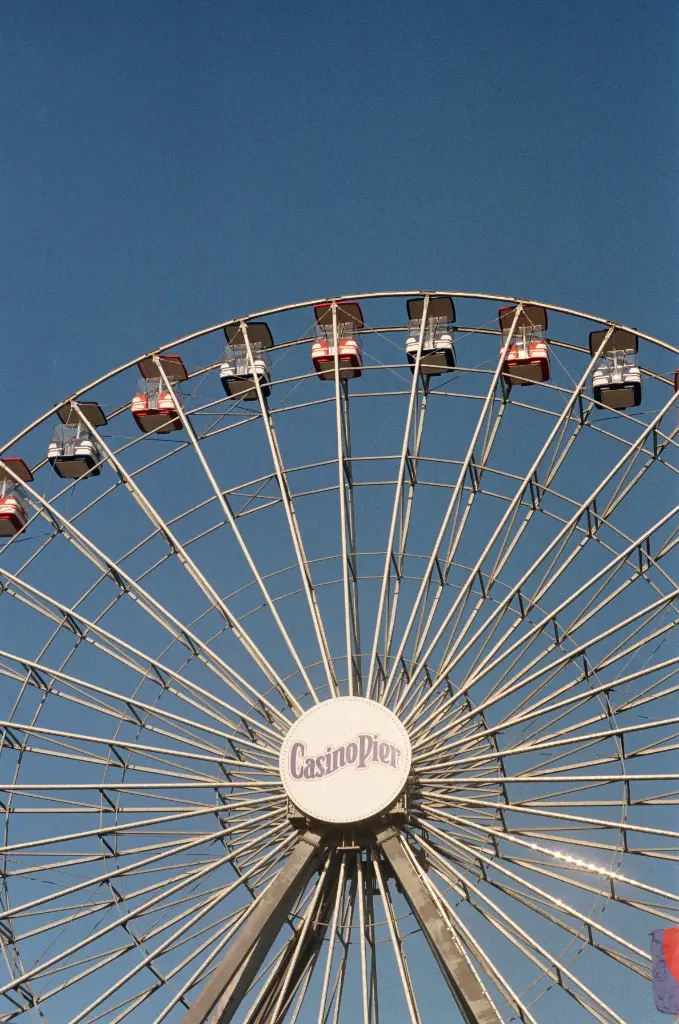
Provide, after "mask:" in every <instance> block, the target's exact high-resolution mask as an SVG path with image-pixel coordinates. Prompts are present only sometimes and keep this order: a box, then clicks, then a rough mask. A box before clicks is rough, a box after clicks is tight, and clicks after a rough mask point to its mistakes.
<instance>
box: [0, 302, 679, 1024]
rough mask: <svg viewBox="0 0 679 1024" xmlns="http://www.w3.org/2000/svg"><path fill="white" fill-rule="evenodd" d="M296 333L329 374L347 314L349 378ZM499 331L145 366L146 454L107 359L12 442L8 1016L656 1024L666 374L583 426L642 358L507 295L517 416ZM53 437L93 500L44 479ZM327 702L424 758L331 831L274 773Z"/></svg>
mask: <svg viewBox="0 0 679 1024" xmlns="http://www.w3.org/2000/svg"><path fill="white" fill-rule="evenodd" d="M445 296H450V297H451V298H452V299H454V302H455V309H456V316H457V319H456V324H455V326H454V332H453V340H454V346H455V347H454V351H455V358H454V359H451V360H449V361H448V363H449V365H445V366H444V365H443V362H441V367H440V369H441V370H442V372H440V373H439V372H438V369H439V368H438V367H437V375H431V374H427V372H426V365H425V367H424V368H423V367H422V365H421V363H422V353H423V348H424V346H425V340H426V338H427V337H428V335H427V308H428V304H429V303H430V302H431V301H433V300H434V299H435V298H439V297H445ZM413 298H415V299H417V300H420V302H421V308H420V306H419V305H418V322H419V338H418V350H417V351H416V352H414V351H413V343H412V339H413V337H415V335H414V334H413V329H412V323H411V325H410V327H409V323H408V314H407V310H406V300H407V299H413ZM319 302H320V303H321V304H322V303H324V302H328V303H330V304H331V307H330V313H329V314H328V313H326V314H324V315H325V325H326V326H325V330H326V335H327V336H328V338H329V343H330V342H331V343H332V344H331V345H330V344H329V348H330V350H332V349H334V351H335V352H337V351H338V350H341V343H342V340H343V338H342V336H341V322H340V321H341V318H340V321H338V316H337V308H338V306H337V304H341V303H344V304H346V303H360V307H361V310H362V317H363V325H362V326H361V325H359V324H358V323H357V322H356V323H354V326H353V327H352V334H353V335H355V337H356V340H357V344H356V346H355V347H356V351H357V352H360V351H361V350H362V356H361V358H362V367H360V375H359V370H356V372H355V373H354V376H353V378H351V379H347V377H348V375H347V374H343V373H341V372H340V366H339V364H338V363H337V362H335V364H334V379H328V378H329V374H328V373H327V372H326V373H325V379H324V380H321V379H319V376H318V374H317V373H316V370H315V369H314V366H313V365H312V361H311V348H312V343H313V340H314V336H315V331H316V329H317V328H316V320H315V317H314V306H315V305H316V306H318V305H319ZM508 304H514V305H515V306H516V312H515V316H514V321H513V326H514V328H515V326H516V324H517V323H519V320H520V318H521V314H522V309H523V304H522V302H521V300H519V299H513V298H511V297H507V296H492V295H485V294H470V293H458V292H452V291H451V292H435V291H432V292H428V293H423V292H417V291H414V292H391V293H386V294H385V293H380V294H365V295H348V296H342V297H338V298H336V299H324V300H315V301H312V302H304V303H297V304H292V305H288V306H283V307H279V308H277V309H270V310H265V311H262V312H257V313H253V314H251V315H249V316H247V317H245V318H234V319H232V320H229V321H227V322H225V323H224V324H218V325H216V326H215V327H211V328H208V329H206V330H202V331H198V332H196V333H195V334H192V335H189V336H188V337H186V338H182V339H180V340H179V341H176V342H174V343H172V345H165V346H162V347H160V348H158V349H156V350H154V351H153V352H150V353H147V354H146V355H145V356H144V357H143V360H144V367H145V369H146V372H145V373H144V376H145V377H149V376H151V377H152V378H154V379H156V380H157V381H159V384H158V388H159V390H160V392H161V393H162V394H164V395H166V396H169V398H168V399H167V401H168V402H169V406H168V407H169V408H170V410H171V412H170V415H171V417H172V424H171V426H172V430H171V431H170V432H165V431H164V429H162V428H161V429H148V425H147V426H144V427H143V428H142V429H143V430H145V431H146V432H144V433H142V432H141V431H140V430H139V429H138V428H137V426H136V425H135V422H134V420H133V417H132V415H131V412H130V402H131V399H132V396H133V394H134V387H135V378H136V371H135V364H134V363H128V364H126V365H124V366H121V367H119V368H118V369H116V370H113V371H111V372H110V373H108V374H106V375H105V376H104V377H102V378H100V379H99V380H97V381H95V382H93V383H92V384H91V385H89V386H88V387H87V388H84V389H82V390H81V391H79V392H78V393H76V394H75V395H73V396H72V397H71V398H69V399H67V400H63V399H62V400H60V401H59V402H58V403H57V404H55V406H54V407H53V408H51V409H50V410H48V411H47V412H46V413H45V414H44V415H43V416H41V417H39V418H38V419H37V420H36V421H35V422H34V423H33V424H31V426H30V427H28V428H26V429H25V430H23V431H21V432H20V433H19V434H17V435H16V436H15V437H14V438H12V440H11V441H9V442H8V443H7V444H6V445H4V446H3V447H2V448H1V449H0V458H3V459H5V458H6V459H8V460H9V461H7V462H4V463H2V466H4V469H2V474H1V475H2V479H3V481H4V484H3V486H4V487H5V489H7V488H8V487H11V488H12V494H13V495H16V498H13V499H12V500H13V501H18V502H19V503H20V505H21V507H22V508H23V509H24V511H25V513H27V523H26V525H25V527H23V528H22V526H23V522H24V520H23V519H21V517H19V516H18V514H17V513H16V511H14V512H13V513H12V514H13V518H12V519H10V518H9V514H8V518H7V520H6V529H5V534H4V535H3V536H0V641H1V642H0V677H1V682H0V699H1V701H2V705H1V707H0V727H1V730H2V732H1V736H0V810H1V812H2V821H3V835H2V851H1V852H2V860H1V861H0V867H1V874H2V885H1V889H0V891H1V893H2V900H1V904H0V944H1V945H2V957H3V963H4V975H3V976H2V977H0V1021H11V1020H21V1021H24V1020H25V1021H38V1020H49V1021H55V1022H59V1024H62V1022H63V1024H65V1022H69V1024H79V1022H83V1024H94V1022H95V1021H105V1022H107V1024H114V1022H118V1021H123V1020H124V1021H130V1022H134V1021H138V1022H142V1021H143V1022H151V1021H153V1022H154V1024H160V1022H161V1021H170V1022H171V1021H175V1022H178V1021H182V1020H186V1022H187V1024H189V1022H190V1024H202V1022H205V1021H208V1020H209V1021H214V1022H217V1021H220V1022H224V1021H228V1020H232V1019H234V1020H239V1021H244V1022H248V1024H255V1022H258V1024H264V1022H278V1021H280V1022H282V1021H298V1022H299V1024H307V1022H318V1024H339V1022H343V1021H344V1022H352V1024H355V1022H360V1024H377V1022H379V1021H380V1020H381V1021H383V1022H386V1021H409V1022H414V1024H417V1022H420V1021H440V1020H446V1021H448V1020H449V1021H452V1022H458V1024H459V1022H467V1024H478V1022H491V1021H492V1022H499V1021H504V1022H507V1024H508V1022H510V1021H523V1022H524V1024H543V1022H549V1021H554V1020H568V1021H569V1022H573V1024H578V1022H588V1021H592V1020H595V1021H600V1022H605V1024H609V1022H616V1024H624V1022H629V1024H638V1022H639V1021H640V1020H642V1019H647V1017H648V1019H650V1016H651V1013H652V1002H651V995H650V980H649V979H650V956H649V952H648V941H647V935H648V933H649V932H650V931H651V930H652V929H653V928H654V927H663V926H664V925H667V926H673V925H676V924H679V897H678V891H677V881H678V879H677V870H676V863H677V859H679V854H678V853H677V850H678V848H679V844H678V839H679V829H678V828H677V822H676V806H677V803H678V802H679V787H678V786H677V779H678V778H679V772H678V770H677V756H676V752H677V749H678V748H679V738H678V737H679V714H678V713H677V691H678V690H679V676H678V673H679V654H678V653H677V645H676V636H677V633H676V626H677V621H678V604H677V598H678V596H679V588H678V585H677V582H676V579H677V571H676V570H677V544H678V542H679V520H678V518H677V513H678V511H679V504H678V502H679V487H677V472H678V471H679V460H678V459H677V440H676V435H677V431H678V430H679V418H678V416H677V395H676V394H675V388H674V378H673V374H674V371H675V368H676V365H677V357H678V355H679V349H677V348H675V347H674V346H673V345H671V344H669V343H668V342H664V341H661V340H659V339H656V338H652V337H650V336H648V335H644V334H641V333H639V332H636V333H635V332H631V333H632V335H634V337H636V338H638V339H639V340H638V367H639V371H640V381H641V383H640V384H639V385H638V387H639V389H640V390H639V391H635V403H636V400H637V398H638V397H639V395H641V394H642V390H641V389H643V397H642V399H641V404H640V405H639V406H636V405H635V407H634V408H631V407H624V403H620V404H621V405H622V406H623V407H621V408H619V409H613V408H606V407H604V406H603V404H602V403H601V402H599V403H597V401H595V398H594V394H593V390H592V380H593V374H594V371H595V369H596V367H597V364H598V363H599V361H600V359H601V358H602V357H603V355H604V354H605V351H606V345H607V344H608V342H609V341H610V339H611V338H612V337H613V332H614V331H618V330H627V331H629V329H627V328H625V329H622V328H620V325H618V324H615V323H614V322H612V321H607V320H605V319H601V318H598V317H593V316H589V315H586V314H583V313H578V312H577V311H574V310H569V309H565V308H563V307H557V306H552V305H548V304H546V303H531V305H532V306H533V307H539V308H541V309H543V310H547V311H548V313H549V329H548V331H547V334H546V345H547V347H548V351H549V363H548V365H549V367H550V369H549V374H550V376H549V379H547V380H544V379H543V380H541V381H540V382H538V383H531V385H530V386H520V385H516V384H515V385H514V386H512V385H511V383H508V379H507V377H508V375H507V373H506V372H504V373H503V367H504V366H505V365H506V364H505V360H506V359H507V358H508V353H510V349H511V346H512V343H513V329H512V325H510V326H509V329H506V322H507V314H506V312H505V314H504V321H503V323H504V325H505V330H504V333H502V334H501V332H500V328H499V325H498V320H497V310H498V307H506V306H507V305H508ZM525 304H528V300H525ZM328 317H330V319H328ZM248 321H253V322H255V321H256V322H258V323H261V322H266V323H267V324H268V326H269V329H270V331H271V334H272V336H273V338H274V339H275V347H274V348H272V349H271V352H270V356H271V360H270V362H271V367H270V374H269V376H268V378H264V377H263V376H262V375H261V374H259V373H257V372H255V368H254V366H253V364H254V360H255V359H256V358H257V352H256V351H255V350H254V348H253V345H252V343H251V340H250V339H249V337H248V329H247V322H248ZM328 325H329V326H328ZM229 326H233V327H235V328H236V330H237V331H239V339H242V349H243V353H241V355H243V354H244V355H245V357H246V362H247V360H249V363H250V365H251V366H253V373H252V387H251V388H249V389H248V387H247V383H246V386H245V387H244V388H243V389H242V390H243V393H244V394H245V395H246V397H247V400H246V401H242V400H239V399H238V396H237V395H236V396H235V397H234V395H229V394H225V393H224V388H223V387H222V384H221V382H220V365H221V353H222V346H223V333H222V331H223V328H224V327H229ZM448 329H450V330H451V331H453V327H452V326H451V327H450V328H447V330H448ZM596 332H599V333H598V334H597V333H596ZM430 333H431V332H430ZM590 333H592V336H593V337H594V339H595V340H594V342H593V343H592V346H593V347H590V342H589V335H590ZM407 339H409V350H408V353H407V354H406V340H407ZM358 342H360V345H359V344H358ZM446 343H447V342H446ZM428 344H429V343H428ZM432 344H433V343H432ZM541 344H542V342H541ZM430 347H431V344H430ZM170 351H172V352H173V353H174V352H177V351H178V352H179V353H180V354H181V359H182V360H183V365H184V366H185V367H186V370H187V379H186V380H185V381H183V382H182V381H181V380H180V377H179V375H178V374H177V373H174V374H173V373H170V375H168V367H170V368H172V366H173V365H174V366H176V365H177V364H176V363H175V364H173V363H171V362H169V361H168V360H167V359H165V358H163V359H161V358H159V357H160V355H161V353H169V352H170ZM427 351H428V349H427ZM74 356H76V357H77V354H74ZM352 358H353V357H352ZM357 358H358V357H357ZM545 358H546V357H545ZM635 358H636V357H635ZM635 366H636V363H635ZM154 367H155V369H154ZM241 370H242V367H241ZM156 371H157V372H156ZM239 372H240V371H239ZM243 372H244V374H245V377H247V366H246V369H245V371H243ZM352 372H353V371H352ZM241 376H243V374H241ZM177 381H180V382H179V383H177ZM637 383H638V382H636V380H635V387H637ZM264 386H266V391H267V393H265V390H264ZM616 386H617V385H616ZM269 388H270V394H268V391H269ZM255 393H256V394H255ZM173 395H175V396H176V399H173V397H172V396H173ZM255 399H256V400H255ZM89 403H98V404H97V408H98V409H99V410H100V412H101V417H100V418H99V419H97V420H96V421H95V420H94V419H93V416H92V414H91V411H90V412H89V413H88V412H87V410H88V409H89V410H91V409H92V408H93V406H92V405H91V404H89ZM629 404H630V406H631V404H632V403H631V402H630V403H629ZM64 410H66V413H64ZM102 410H103V411H102ZM57 414H59V416H60V418H61V419H62V420H63V421H64V422H68V423H69V424H71V425H74V426H75V427H77V426H78V425H79V424H80V425H81V426H82V432H83V433H84V434H86V435H87V437H88V438H91V439H92V449H93V451H94V452H96V455H97V459H98V461H97V463H96V468H97V470H98V471H99V472H97V473H95V472H92V466H91V465H90V464H89V463H88V465H87V466H86V472H85V473H84V474H81V475H79V476H77V477H76V478H73V479H69V478H66V479H65V478H63V477H61V476H59V475H57V473H55V472H54V471H53V468H52V467H51V466H50V462H49V461H48V458H47V453H48V446H49V441H50V436H51V432H52V429H53V427H54V426H55V424H56V423H57V422H58V420H57ZM64 416H66V419H64ZM154 422H155V421H154ZM159 422H160V420H159ZM17 457H19V458H23V459H24V460H25V462H26V464H27V466H29V467H30V469H31V470H32V474H33V479H32V480H29V476H30V473H29V474H28V475H25V476H24V478H23V479H22V478H21V477H19V476H17V475H16V471H15V469H13V468H12V467H13V466H15V467H16V465H18V463H13V462H12V461H11V459H13V458H17ZM13 508H15V507H14V506H13ZM344 695H355V696H366V697H370V698H372V699H373V700H376V701H380V702H384V703H386V704H387V705H388V707H390V708H391V709H392V710H393V711H394V712H395V713H396V714H397V715H398V716H399V718H400V719H401V721H402V722H403V723H404V724H405V726H406V728H407V730H408V733H409V737H410V741H411V744H412V749H413V766H412V772H411V777H410V779H409V782H408V785H407V789H406V791H405V793H404V794H403V796H402V797H401V799H400V800H399V802H398V803H397V804H396V805H395V807H394V808H393V809H392V810H391V811H390V812H389V813H388V814H386V815H383V816H381V817H380V818H379V820H376V821H373V822H369V823H367V824H362V825H360V826H353V827H351V828H349V827H345V828H343V827H337V828H335V829H330V830H328V829H323V828H320V827H318V823H316V822H313V821H308V820H305V819H304V818H303V817H302V816H301V814H300V813H299V812H297V811H296V810H295V808H294V807H290V806H289V804H288V802H287V801H286V800H285V798H284V792H283V789H282V785H281V780H280V777H279V774H278V752H279V749H280V747H281V743H282V740H283V738H284V736H285V734H286V732H287V730H288V729H289V727H290V725H291V724H292V722H293V721H294V720H295V719H296V718H297V717H298V716H299V715H301V714H302V713H303V712H304V711H305V710H307V709H308V708H309V707H311V706H312V705H313V704H314V703H316V702H321V701H325V700H328V699H330V698H333V697H337V696H344ZM646 1008H648V1012H647V1011H646Z"/></svg>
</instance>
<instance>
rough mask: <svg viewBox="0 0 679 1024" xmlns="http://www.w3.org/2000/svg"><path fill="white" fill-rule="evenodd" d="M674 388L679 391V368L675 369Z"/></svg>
mask: <svg viewBox="0 0 679 1024" xmlns="http://www.w3.org/2000/svg"><path fill="white" fill-rule="evenodd" d="M674 390H675V392H676V391H679V370H675V371H674Z"/></svg>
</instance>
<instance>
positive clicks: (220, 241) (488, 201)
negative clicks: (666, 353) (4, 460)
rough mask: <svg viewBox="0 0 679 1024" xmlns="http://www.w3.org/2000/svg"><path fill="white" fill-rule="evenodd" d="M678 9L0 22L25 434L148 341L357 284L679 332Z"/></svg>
mask: <svg viewBox="0 0 679 1024" xmlns="http://www.w3.org/2000/svg"><path fill="white" fill-rule="evenodd" d="M678 20H679V12H678V9H677V6H676V4H675V3H674V2H666V0H652V2H651V0H646V2H643V0H642V2H633V0H615V2H613V0H606V2H602V3H591V2H586V0H579V2H575V0H572V2H566V3H561V4H553V5H550V4H545V3H544V2H539V3H538V2H536V0H529V2H524V3H522V4H507V3H500V2H499V0H474V2H471V0H466V2H461V3H450V2H449V3H444V2H432V0H424V2H421V3H420V4H417V5H415V4H405V3H403V2H402V0H392V2H390V3H386V2H379V0H377V2H372V3H370V4H359V3H355V2H347V3H344V4H335V3H324V2H320V3H318V2H317V3H305V2H302V3H298V4H283V3H277V4H276V3H271V2H257V0H250V2H248V3H243V2H238V0H229V2H226V0H220V2H216V0H200V2H195V0H193V2H191V3H189V2H187V0H182V2H177V0H164V2H162V3H161V2H151V0H134V2H127V3H124V2H123V3H121V2H112V3H108V4H99V3H91V2H87V3H86V2H84V0H68V2H64V0H33V2H32V3H29V4H6V5H4V8H3V13H2V16H1V18H0V25H1V40H0V48H1V49H0V56H1V60H0V65H1V67H2V71H1V72H0V73H1V74H2V79H3V80H2V88H1V89H0V109H1V111H2V138H3V145H2V163H1V164H0V168H1V170H0V175H1V178H0V182H1V187H0V191H1V194H2V239H3V249H4V257H5V259H4V265H3V273H2V291H1V295H0V317H1V331H2V347H3V359H2V378H3V393H4V399H3V427H2V436H3V437H6V436H8V434H10V433H14V431H15V428H18V427H19V425H23V424H24V423H25V422H26V421H27V420H28V418H29V417H30V418H33V415H34V414H37V413H39V412H40V411H42V410H43V409H44V408H45V407H46V406H47V405H48V404H52V402H53V400H55V399H57V398H61V397H62V396H64V395H66V394H68V393H70V392H71V391H72V390H73V389H74V388H75V387H76V386H77V385H82V384H83V383H86V381H87V380H89V379H91V378H93V377H94V376H96V375H97V374H98V373H100V372H101V371H103V370H105V369H107V368H109V367H110V366H112V365H114V364H118V363H120V362H122V361H123V360H126V359H129V358H131V357H132V356H134V355H136V354H137V353H138V352H139V351H141V350H146V349H148V348H151V347H153V346H155V345H158V344H161V343H163V342H165V341H167V340H169V339H171V338H173V337H175V336H178V335H180V334H182V333H184V332H187V331H189V330H192V329H196V328H198V327H200V326H203V325H207V324H209V323H214V322H216V321H218V320H220V319H223V318H226V317H227V316H231V315H235V314H238V313H241V312H246V311H248V310H252V309H257V308H261V307H266V306H269V305H273V304H275V303H277V302H279V301H280V302H284V301H291V300H294V299H301V298H305V297H312V296H314V295H325V294H330V293H337V292H341V291H343V290H351V289H373V288H374V289H379V288H390V287H392V288H398V287H405V288H409V287H411V286H412V287H418V288H424V287H439V288H445V287H446V286H451V287H457V288H460V289H465V288H468V289H480V290H487V291H495V292H498V293H506V294H521V295H527V296H530V297H535V298H543V299H546V300H552V301H555V302H564V303H565V304H569V305H571V306H575V307H576V308H582V309H586V310H591V311H593V312H598V313H601V314H605V315H609V316H611V317H615V318H616V319H619V320H620V321H622V322H631V323H632V324H633V325H636V326H638V327H639V328H641V329H646V330H648V331H650V332H651V333H656V334H659V335H662V336H666V337H670V336H672V335H673V334H674V330H675V323H676V320H677V314H678V313H679V302H678V300H677V283H678V278H679V275H678V273H677V240H678V232H677V226H678V219H679V218H678V215H677V181H678V180H679V174H678V171H679V167H678V164H679V159H678V155H679V154H678V149H679V146H678V142H677V139H678V133H677V98H678V92H679V90H678V88H677V84H678V83H677V79H678V77H679V59H678V58H679V33H678V24H677V22H678Z"/></svg>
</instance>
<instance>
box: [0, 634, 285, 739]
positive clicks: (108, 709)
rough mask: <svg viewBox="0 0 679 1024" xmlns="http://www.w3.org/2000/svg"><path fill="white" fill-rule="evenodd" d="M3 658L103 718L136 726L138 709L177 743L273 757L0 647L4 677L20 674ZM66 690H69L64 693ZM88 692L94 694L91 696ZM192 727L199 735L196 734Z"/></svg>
mask: <svg viewBox="0 0 679 1024" xmlns="http://www.w3.org/2000/svg"><path fill="white" fill-rule="evenodd" d="M3 661H5V662H10V663H11V664H17V665H21V667H22V668H23V669H24V672H25V673H26V674H27V675H28V679H29V682H30V683H31V684H32V685H34V686H35V687H36V688H37V689H38V690H40V691H42V692H46V691H48V692H49V693H50V694H51V695H53V696H55V697H58V698H60V699H61V700H64V701H67V702H74V703H76V704H82V705H83V706H86V707H90V708H91V709H92V710H94V711H97V712H100V713H101V714H103V715H104V716H105V717H107V718H112V719H114V720H116V721H118V722H121V723H122V721H123V720H125V721H126V722H127V723H129V724H132V725H136V726H139V725H140V721H141V719H140V716H139V714H138V712H141V713H143V714H144V715H145V716H146V718H145V719H144V723H143V724H144V727H145V728H147V729H149V730H151V731H157V732H158V733H159V734H160V735H164V736H167V737H168V738H171V739H174V740H176V741H177V742H189V743H193V744H197V745H199V746H200V747H201V748H202V749H206V750H207V751H209V752H211V753H212V754H217V753H218V751H219V750H220V749H221V748H220V747H218V746H217V745H216V744H215V743H214V741H213V742H210V741H208V740H207V738H206V737H205V736H204V735H203V734H207V735H208V736H212V737H218V738H219V739H221V740H226V741H227V742H229V743H232V744H237V745H238V747H239V748H241V747H242V748H244V749H246V750H248V751H250V753H251V755H253V756H257V755H259V756H264V757H269V758H271V757H272V756H273V757H276V756H277V752H276V751H275V750H273V749H272V748H271V747H270V746H269V745H264V744H261V743H256V742H254V741H253V740H250V739H246V738H245V737H244V736H243V735H242V734H240V735H239V734H236V733H227V732H224V731H223V730H221V729H217V728H215V727H214V726H211V725H209V724H208V723H207V722H200V721H198V720H196V719H190V718H187V717H186V716H185V715H179V714H177V713H176V712H172V711H169V710H167V709H165V708H160V707H157V706H154V705H151V704H148V703H147V702H146V701H140V700H137V699H136V698H135V697H131V696H124V695H123V694H120V693H116V692H115V691H113V690H110V689H108V688H106V687H103V686H98V685H96V684H94V683H88V682H86V681H85V680H83V679H80V678H78V677H76V676H73V675H70V674H67V673H65V672H62V671H60V670H58V669H54V668H51V667H50V666H47V665H44V664H42V663H40V662H35V661H32V660H29V659H26V658H20V657H18V656H17V655H13V654H10V653H8V652H6V651H2V650H0V675H6V676H7V677H8V678H15V679H19V678H20V677H19V673H17V672H13V671H12V670H11V669H9V668H6V667H5V666H4V665H3V664H2V662H3ZM45 677H48V678H49V679H50V680H51V682H50V683H48V682H47V681H46V678H45ZM55 680H59V682H61V683H63V684H64V687H65V689H64V690H59V689H57V688H56V687H55V685H54V681H55ZM69 690H70V691H72V692H68V691H69ZM80 694H83V695H87V698H88V699H87V700H85V699H83V697H81V696H80ZM92 695H96V696H94V697H93V696H92ZM99 695H101V696H102V697H105V698H107V700H110V701H111V702H117V703H119V704H122V705H124V707H125V709H127V714H125V712H123V711H122V710H121V709H116V707H115V703H104V702H103V701H102V700H100V699H98V697H99ZM149 717H151V718H157V719H159V720H160V722H162V723H163V727H162V728H158V727H154V726H153V725H152V724H151V723H150V722H149ZM167 724H174V725H176V727H177V729H178V730H179V732H172V731H170V730H168V729H167V728H165V726H166V725H167ZM196 730H197V731H198V733H199V734H200V735H198V734H197V733H196Z"/></svg>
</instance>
